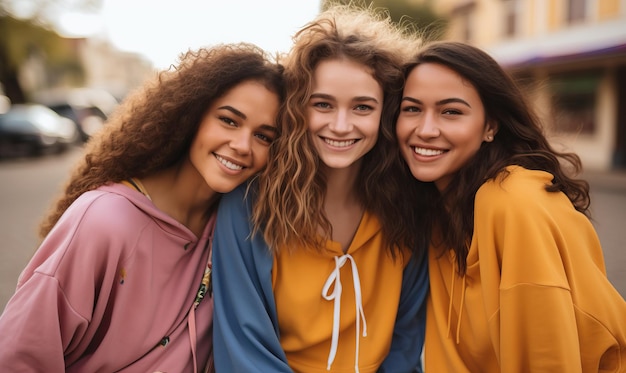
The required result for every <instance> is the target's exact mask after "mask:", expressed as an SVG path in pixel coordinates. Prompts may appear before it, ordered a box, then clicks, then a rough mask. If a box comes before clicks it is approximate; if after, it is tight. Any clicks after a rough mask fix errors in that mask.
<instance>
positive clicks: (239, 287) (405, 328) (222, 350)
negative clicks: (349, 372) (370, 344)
mask: <svg viewBox="0 0 626 373" xmlns="http://www.w3.org/2000/svg"><path fill="white" fill-rule="evenodd" d="M245 193H246V185H245V184H244V185H242V186H240V187H239V188H237V189H236V190H234V191H233V192H231V193H229V194H227V195H224V196H223V197H222V200H221V202H220V205H219V210H218V215H217V222H216V227H215V233H214V241H213V274H212V282H213V292H214V323H213V325H214V329H213V338H214V341H213V346H214V358H215V368H216V371H217V372H218V373H220V372H246V373H252V372H260V373H268V372H271V373H277V372H292V370H291V368H290V367H289V365H288V364H287V358H286V356H285V353H284V351H283V349H282V347H281V344H280V331H279V329H278V320H277V317H276V306H275V301H274V293H273V289H272V266H273V256H272V253H271V251H270V249H269V248H268V246H267V244H266V243H265V241H264V239H263V237H262V235H261V234H255V235H254V236H252V233H251V232H252V223H251V221H250V216H251V204H252V201H251V199H252V198H250V195H249V196H248V197H246V196H245ZM250 194H252V193H250ZM427 262H428V261H427V260H425V255H424V256H423V257H421V258H418V259H415V260H411V261H410V262H409V264H407V265H406V267H405V269H404V274H403V282H402V283H403V286H402V293H401V296H400V297H401V299H400V304H399V309H398V314H397V319H396V325H395V329H394V335H393V339H392V343H391V347H390V351H389V355H388V356H387V358H386V359H385V361H384V362H383V364H382V365H381V367H380V368H379V370H378V371H379V372H394V373H396V372H397V373H403V372H407V373H408V372H421V371H422V369H421V362H420V361H421V359H420V357H421V352H422V347H423V343H424V332H425V318H426V295H427V293H428V268H427Z"/></svg>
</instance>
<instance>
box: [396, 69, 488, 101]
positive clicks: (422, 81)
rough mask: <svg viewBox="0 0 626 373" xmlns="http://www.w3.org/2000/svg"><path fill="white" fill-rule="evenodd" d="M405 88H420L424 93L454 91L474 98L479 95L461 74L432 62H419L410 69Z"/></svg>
mask: <svg viewBox="0 0 626 373" xmlns="http://www.w3.org/2000/svg"><path fill="white" fill-rule="evenodd" d="M407 90H420V91H422V92H425V93H434V92H441V91H455V92H457V93H458V94H465V95H470V96H475V97H476V98H478V96H479V95H478V91H477V90H476V88H475V87H474V85H473V84H472V83H471V82H470V81H469V80H467V79H465V78H464V77H463V76H461V74H459V73H457V72H456V71H454V70H453V69H451V68H449V67H447V66H445V65H442V64H439V63H433V62H426V63H422V64H419V65H417V66H416V67H415V68H413V70H411V72H410V73H409V75H408V76H407V80H406V83H405V92H406V91H407Z"/></svg>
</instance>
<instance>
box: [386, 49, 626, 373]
mask: <svg viewBox="0 0 626 373" xmlns="http://www.w3.org/2000/svg"><path fill="white" fill-rule="evenodd" d="M406 76H407V80H406V83H405V84H406V85H405V88H404V94H403V99H402V105H401V109H400V115H399V118H398V123H397V134H398V139H399V141H400V148H401V151H402V154H403V155H404V158H405V160H406V162H407V164H408V168H409V169H410V171H411V173H412V174H413V175H414V176H415V178H416V179H417V180H419V181H421V183H420V184H418V185H416V186H415V187H414V188H413V193H411V196H408V198H417V199H418V201H421V203H416V204H415V206H416V207H418V209H417V211H419V213H420V214H423V215H424V216H427V217H429V219H427V220H426V219H425V220H424V221H423V223H427V224H421V225H418V226H416V230H417V232H419V234H420V235H421V236H424V237H429V240H430V241H431V249H430V255H429V271H430V286H431V288H430V295H429V298H428V311H427V318H426V319H427V324H426V342H425V357H424V360H425V364H426V371H427V372H458V373H461V372H615V373H617V372H624V371H626V303H625V302H624V299H623V298H622V297H621V296H620V294H619V293H618V292H617V290H616V289H615V288H614V287H613V286H612V285H611V283H610V282H609V280H608V279H607V277H606V271H605V266H604V260H603V254H602V248H601V247H600V242H599V240H598V237H597V235H596V232H595V230H594V228H593V225H592V223H591V221H590V220H589V218H588V216H586V215H587V214H588V208H589V188H588V184H587V183H586V182H584V181H583V180H577V179H574V178H572V176H570V175H569V174H570V172H572V171H579V170H580V168H581V162H580V159H579V158H578V157H577V156H576V155H575V154H573V153H561V152H557V151H555V150H554V149H553V148H552V147H551V146H550V144H549V142H548V140H547V139H546V137H545V136H544V134H543V130H542V127H541V124H540V122H539V120H538V119H537V117H536V116H535V114H533V111H532V110H531V107H530V106H529V105H528V104H527V103H526V101H525V99H524V96H523V94H522V92H521V91H520V89H518V88H517V86H516V84H515V83H514V81H513V80H512V79H511V78H510V77H509V76H508V75H507V74H506V73H505V71H504V70H503V69H502V68H501V67H500V66H499V65H498V63H497V62H496V61H495V60H494V59H493V58H491V57H490V56H489V55H488V54H486V53H485V52H483V51H482V50H480V49H478V48H475V47H472V46H470V45H466V44H462V43H454V42H439V43H434V44H432V45H428V46H426V47H425V48H423V49H422V50H421V51H419V52H417V56H416V57H415V58H414V59H413V60H412V61H411V62H410V63H409V64H408V65H407V69H406ZM407 195H408V191H407Z"/></svg>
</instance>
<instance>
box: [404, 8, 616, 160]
mask: <svg viewBox="0 0 626 373" xmlns="http://www.w3.org/2000/svg"><path fill="white" fill-rule="evenodd" d="M409 1H413V2H416V3H429V4H430V6H432V7H433V8H434V9H435V10H436V11H437V12H438V13H439V14H440V15H442V16H444V17H446V18H448V19H449V21H450V23H449V28H448V30H447V34H446V39H449V40H457V41H465V42H468V43H470V44H473V45H476V46H478V47H480V48H482V49H484V50H486V51H487V52H489V53H490V54H491V55H492V56H493V57H494V58H495V59H496V60H497V61H498V62H499V63H500V64H501V65H502V66H504V67H505V68H506V69H507V70H509V71H511V72H512V73H513V74H514V75H515V76H516V77H518V78H520V79H521V81H522V82H523V85H524V87H525V88H527V89H528V91H529V92H530V93H531V97H532V99H533V102H534V103H535V104H536V105H537V109H538V112H539V114H540V115H541V116H542V119H544V122H545V124H546V126H547V132H548V135H549V136H550V139H551V141H552V143H553V144H554V145H555V147H556V148H557V149H561V150H568V151H574V152H576V153H578V154H579V155H580V157H581V158H582V160H583V165H584V167H585V168H586V169H594V170H610V169H618V168H619V169H625V168H626V0H409Z"/></svg>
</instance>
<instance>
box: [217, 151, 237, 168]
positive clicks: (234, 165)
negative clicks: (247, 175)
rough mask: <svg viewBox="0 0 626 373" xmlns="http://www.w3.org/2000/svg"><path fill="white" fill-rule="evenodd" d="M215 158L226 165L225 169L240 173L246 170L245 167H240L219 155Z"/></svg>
mask: <svg viewBox="0 0 626 373" xmlns="http://www.w3.org/2000/svg"><path fill="white" fill-rule="evenodd" d="M215 158H217V160H218V161H219V162H220V163H221V164H223V165H224V167H226V168H228V169H229V170H233V171H240V170H243V169H244V166H243V165H239V164H236V163H234V162H231V161H229V160H228V159H226V158H224V157H222V156H220V155H219V154H215Z"/></svg>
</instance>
